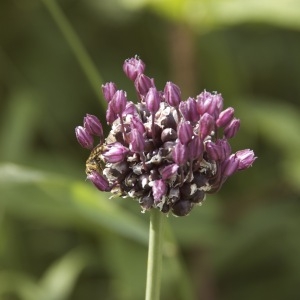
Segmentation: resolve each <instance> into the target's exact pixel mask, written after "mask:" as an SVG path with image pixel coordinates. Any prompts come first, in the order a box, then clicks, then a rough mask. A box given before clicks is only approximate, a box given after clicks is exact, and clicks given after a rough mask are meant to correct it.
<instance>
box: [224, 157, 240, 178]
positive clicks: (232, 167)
mask: <svg viewBox="0 0 300 300" xmlns="http://www.w3.org/2000/svg"><path fill="white" fill-rule="evenodd" d="M238 167H239V160H238V159H236V157H235V155H234V154H232V155H230V156H229V157H228V158H227V159H226V160H225V161H224V162H223V163H222V165H221V168H222V176H223V177H229V176H231V175H232V174H234V173H235V172H236V171H237V170H238ZM224 180H225V179H224Z"/></svg>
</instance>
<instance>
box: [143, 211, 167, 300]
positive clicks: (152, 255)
mask: <svg viewBox="0 0 300 300" xmlns="http://www.w3.org/2000/svg"><path fill="white" fill-rule="evenodd" d="M150 214H151V215H150V229H149V246H148V264H147V281H146V297H145V299H146V300H159V295H160V281H161V271H162V250H163V236H164V235H163V232H164V230H163V229H164V219H165V216H164V214H163V213H162V212H161V211H160V210H159V209H152V210H151V212H150Z"/></svg>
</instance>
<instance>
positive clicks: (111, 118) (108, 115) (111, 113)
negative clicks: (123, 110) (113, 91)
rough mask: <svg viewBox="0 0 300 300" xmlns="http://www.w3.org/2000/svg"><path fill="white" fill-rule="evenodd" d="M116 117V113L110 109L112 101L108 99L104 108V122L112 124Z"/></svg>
mask: <svg viewBox="0 0 300 300" xmlns="http://www.w3.org/2000/svg"><path fill="white" fill-rule="evenodd" d="M117 118H118V115H117V114H116V113H115V112H114V110H113V109H112V102H111V101H110V102H109V103H108V108H107V110H106V122H107V123H108V124H112V123H113V122H114V121H115V120H116V119H117Z"/></svg>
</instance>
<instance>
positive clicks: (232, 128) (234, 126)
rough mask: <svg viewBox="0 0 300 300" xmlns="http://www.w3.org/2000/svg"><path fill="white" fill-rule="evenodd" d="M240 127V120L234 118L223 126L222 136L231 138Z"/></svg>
mask: <svg viewBox="0 0 300 300" xmlns="http://www.w3.org/2000/svg"><path fill="white" fill-rule="evenodd" d="M239 129H240V120H239V119H236V118H234V119H233V120H232V121H231V122H230V123H229V124H228V125H227V126H226V127H225V128H224V136H225V137H226V138H227V139H231V138H233V137H234V136H235V135H236V134H237V132H238V130H239Z"/></svg>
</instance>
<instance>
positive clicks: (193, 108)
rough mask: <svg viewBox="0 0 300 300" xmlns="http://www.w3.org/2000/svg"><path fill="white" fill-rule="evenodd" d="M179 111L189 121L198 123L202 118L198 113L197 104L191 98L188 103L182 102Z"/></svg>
mask: <svg viewBox="0 0 300 300" xmlns="http://www.w3.org/2000/svg"><path fill="white" fill-rule="evenodd" d="M179 110H180V112H181V114H182V115H183V117H184V118H185V119H186V120H187V121H190V122H196V121H198V120H199V118H200V116H199V114H198V111H197V103H196V101H195V99H193V98H191V97H190V98H188V99H187V100H186V101H182V102H180V104H179Z"/></svg>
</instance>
